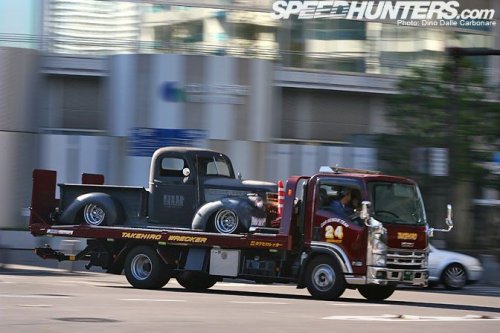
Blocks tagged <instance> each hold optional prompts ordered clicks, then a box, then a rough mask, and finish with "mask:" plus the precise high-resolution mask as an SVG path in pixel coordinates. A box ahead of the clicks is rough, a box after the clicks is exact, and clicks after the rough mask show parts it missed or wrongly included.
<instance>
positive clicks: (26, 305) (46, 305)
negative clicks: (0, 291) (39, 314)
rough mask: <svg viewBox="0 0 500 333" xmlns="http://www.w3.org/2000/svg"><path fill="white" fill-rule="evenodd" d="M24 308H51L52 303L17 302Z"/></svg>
mask: <svg viewBox="0 0 500 333" xmlns="http://www.w3.org/2000/svg"><path fill="white" fill-rule="evenodd" d="M16 305H17V306H20V307H23V308H50V307H51V306H52V305H51V304H16Z"/></svg>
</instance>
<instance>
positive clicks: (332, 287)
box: [305, 255, 346, 301]
mask: <svg viewBox="0 0 500 333" xmlns="http://www.w3.org/2000/svg"><path fill="white" fill-rule="evenodd" d="M305 279H306V286H307V290H308V291H309V293H310V294H311V295H312V296H313V297H314V298H317V299H322V300H328V301H331V300H335V299H337V298H339V297H340V296H341V295H342V294H343V293H344V291H345V288H346V282H345V279H344V273H342V270H341V269H340V267H339V265H338V263H337V262H336V261H335V260H334V259H333V258H331V257H329V256H324V255H322V256H319V257H316V258H313V259H312V260H311V262H310V263H309V264H308V265H307V268H306V276H305Z"/></svg>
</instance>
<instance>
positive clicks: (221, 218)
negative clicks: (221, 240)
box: [213, 208, 240, 234]
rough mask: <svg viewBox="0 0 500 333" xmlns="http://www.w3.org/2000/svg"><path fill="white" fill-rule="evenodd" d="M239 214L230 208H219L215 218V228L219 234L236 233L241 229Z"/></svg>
mask: <svg viewBox="0 0 500 333" xmlns="http://www.w3.org/2000/svg"><path fill="white" fill-rule="evenodd" d="M239 226H240V221H239V219H238V215H236V213H235V212H233V211H232V210H230V209H227V208H223V209H221V210H219V211H218V212H217V213H216V214H215V216H214V219H213V228H214V230H215V231H216V232H218V233H219V234H234V233H237V232H238V230H239Z"/></svg>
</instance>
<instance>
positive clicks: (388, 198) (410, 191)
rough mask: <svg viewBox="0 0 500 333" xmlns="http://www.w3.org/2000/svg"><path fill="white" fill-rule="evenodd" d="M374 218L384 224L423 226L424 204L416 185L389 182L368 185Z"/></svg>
mask: <svg viewBox="0 0 500 333" xmlns="http://www.w3.org/2000/svg"><path fill="white" fill-rule="evenodd" d="M368 190H369V191H370V196H371V200H372V203H373V214H374V217H375V218H376V219H377V220H379V221H381V222H385V223H397V224H410V225H425V224H426V223H427V218H426V216H425V209H424V203H423V201H422V196H421V195H420V191H419V189H418V187H417V186H416V185H413V184H403V183H389V182H370V183H368Z"/></svg>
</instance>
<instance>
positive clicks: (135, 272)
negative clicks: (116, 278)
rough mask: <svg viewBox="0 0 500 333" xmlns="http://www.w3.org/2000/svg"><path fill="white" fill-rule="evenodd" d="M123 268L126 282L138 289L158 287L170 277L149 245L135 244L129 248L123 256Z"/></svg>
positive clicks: (163, 264)
mask: <svg viewBox="0 0 500 333" xmlns="http://www.w3.org/2000/svg"><path fill="white" fill-rule="evenodd" d="M124 270H125V276H126V277H127V280H128V282H129V283H130V284H131V285H132V286H133V287H135V288H140V289H160V288H161V287H163V286H164V285H166V284H167V283H168V281H169V279H170V275H169V272H168V269H167V266H166V265H165V263H164V262H163V261H162V260H161V258H160V256H159V255H158V253H156V250H155V249H153V248H152V247H150V246H137V247H134V248H133V249H132V250H130V252H129V253H128V254H127V257H126V258H125V266H124Z"/></svg>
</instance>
